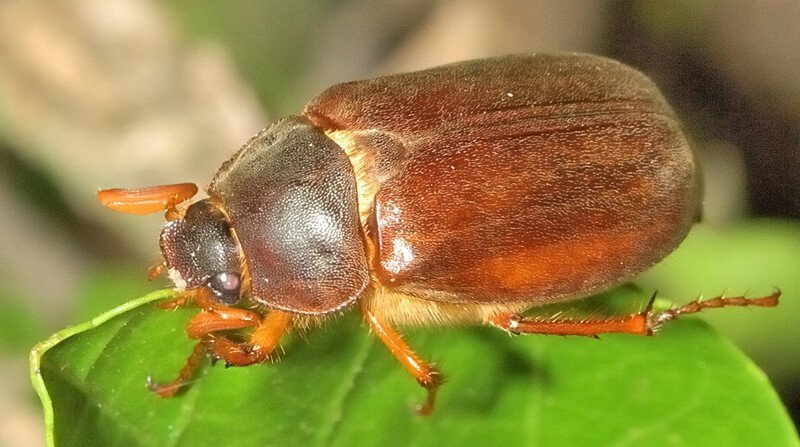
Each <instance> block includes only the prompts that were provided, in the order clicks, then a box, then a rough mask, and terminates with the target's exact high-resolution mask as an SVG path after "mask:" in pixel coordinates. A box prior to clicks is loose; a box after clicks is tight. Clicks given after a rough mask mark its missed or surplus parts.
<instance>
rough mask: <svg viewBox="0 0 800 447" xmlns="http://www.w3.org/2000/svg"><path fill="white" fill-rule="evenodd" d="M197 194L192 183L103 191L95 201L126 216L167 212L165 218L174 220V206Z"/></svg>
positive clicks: (99, 192)
mask: <svg viewBox="0 0 800 447" xmlns="http://www.w3.org/2000/svg"><path fill="white" fill-rule="evenodd" d="M195 194H197V185H195V184H194V183H177V184H174V185H161V186H150V187H147V188H129V189H119V188H117V189H104V190H101V191H98V192H97V200H98V201H99V202H100V203H101V204H102V205H103V206H105V207H107V208H110V209H112V210H114V211H120V212H123V213H128V214H150V213H156V212H158V211H165V210H166V211H167V218H168V219H170V218H173V219H174V218H175V217H176V215H175V212H174V209H175V205H177V204H179V203H182V202H185V201H187V200H189V199H191V198H192V197H193V196H194V195H195Z"/></svg>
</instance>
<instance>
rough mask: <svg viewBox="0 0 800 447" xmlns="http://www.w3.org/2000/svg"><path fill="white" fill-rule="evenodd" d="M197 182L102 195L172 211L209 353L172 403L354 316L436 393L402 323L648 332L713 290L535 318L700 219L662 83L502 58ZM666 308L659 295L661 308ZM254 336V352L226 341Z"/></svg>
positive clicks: (669, 244)
mask: <svg viewBox="0 0 800 447" xmlns="http://www.w3.org/2000/svg"><path fill="white" fill-rule="evenodd" d="M196 193H197V187H196V186H195V185H194V184H188V183H181V184H174V185H164V186H155V187H149V188H132V189H107V190H102V191H100V192H99V193H98V199H99V201H100V202H101V203H102V204H103V205H105V206H107V207H109V208H111V209H114V210H117V211H122V212H127V213H133V214H145V213H151V212H158V211H166V218H167V222H166V224H165V226H164V228H163V230H162V232H161V236H160V247H161V252H162V255H163V262H162V263H161V264H159V265H157V266H156V267H155V268H153V269H152V270H151V276H155V275H156V274H158V273H159V272H161V271H163V270H166V271H167V272H168V275H169V277H170V278H171V279H172V281H173V282H174V285H175V288H176V289H177V290H178V291H179V292H180V293H179V294H178V295H177V297H176V298H175V299H173V300H172V301H169V302H167V303H165V304H163V305H162V307H176V306H183V305H196V306H198V307H199V308H200V309H201V312H200V313H198V314H197V315H196V316H195V317H194V318H193V319H192V320H191V322H190V323H189V325H188V327H187V332H188V333H189V336H190V337H192V338H195V339H198V340H199V343H198V345H197V347H196V348H195V350H194V352H193V354H192V355H191V356H190V357H189V360H188V361H187V365H186V367H184V368H183V370H182V371H181V372H180V373H179V375H178V378H177V379H175V380H174V381H173V382H170V383H163V384H157V383H150V386H151V389H152V390H154V391H156V392H157V393H159V394H160V395H162V396H164V397H167V396H172V395H173V394H175V392H176V391H177V390H178V389H179V388H180V387H181V386H182V385H183V384H185V382H186V381H187V380H189V379H190V378H191V376H192V371H193V369H194V368H195V367H196V365H197V364H198V363H199V362H200V359H201V358H202V357H203V356H204V355H206V354H210V355H211V356H212V357H213V358H215V359H222V360H224V361H225V362H226V363H227V364H228V365H235V366H244V365H250V364H255V363H260V362H263V361H264V360H266V359H268V358H269V357H270V355H271V354H272V352H273V350H274V349H275V348H276V346H277V345H278V343H279V341H280V339H281V337H282V335H283V334H284V333H286V332H287V331H288V330H290V329H291V328H292V327H297V326H306V325H308V324H309V323H310V322H314V321H318V320H321V319H322V318H324V317H325V316H328V315H330V314H335V313H338V312H341V311H343V310H344V309H346V308H348V307H357V308H358V309H359V310H360V312H361V313H362V314H363V317H364V319H365V321H366V322H367V324H368V325H369V327H370V328H371V329H372V330H373V331H374V333H375V334H377V336H378V337H379V338H380V340H381V341H382V342H383V343H384V344H385V345H386V346H387V347H388V349H389V350H390V351H391V353H392V354H393V355H394V356H395V357H396V358H397V360H399V362H400V363H401V364H402V365H403V366H404V367H405V369H407V370H408V372H409V373H411V375H412V376H413V377H414V378H415V379H416V380H417V381H418V382H419V384H420V385H422V386H423V387H424V388H425V389H426V390H427V398H426V400H425V402H424V403H423V404H422V405H421V406H420V407H419V411H420V412H422V413H429V412H430V411H431V410H432V409H433V407H434V402H435V397H436V391H437V389H438V387H439V385H440V384H441V382H442V380H441V376H440V374H439V373H438V371H437V370H436V369H435V368H434V367H433V366H431V365H429V364H428V363H426V362H425V361H423V360H422V359H421V358H420V357H419V356H418V355H417V354H416V353H415V352H414V351H413V350H412V349H411V348H410V347H409V346H408V345H407V344H406V343H405V342H404V341H403V339H402V338H401V336H400V334H399V332H398V331H397V329H396V328H397V327H400V326H426V325H445V324H469V323H477V324H489V325H493V326H496V327H498V328H500V329H503V330H505V331H507V332H509V333H511V334H522V333H546V334H560V335H586V336H597V335H598V334H602V333H609V332H619V333H630V334H640V335H650V334H652V333H653V331H654V330H655V329H656V328H657V327H658V326H659V325H660V324H661V323H663V322H665V321H668V320H671V319H673V318H675V317H677V316H678V315H681V314H685V313H693V312H697V311H699V310H701V309H704V308H707V307H721V306H725V305H740V306H746V305H759V306H774V305H777V302H778V296H779V292H775V293H773V294H772V295H770V296H767V297H763V298H752V299H751V298H745V297H730V298H723V297H719V298H714V299H711V300H706V301H699V300H698V301H693V302H691V303H689V304H686V305H684V306H681V307H677V308H673V309H668V310H663V311H660V312H655V311H653V310H652V308H651V305H648V306H647V308H646V309H645V310H643V311H641V312H639V313H635V314H631V315H622V316H615V317H609V318H602V319H588V320H587V319H584V320H575V321H570V320H564V319H555V318H554V319H541V318H531V317H526V316H525V311H526V310H528V309H530V308H533V307H536V306H540V305H543V304H548V303H554V302H562V301H566V300H571V299H577V298H582V297H586V296H588V295H591V294H593V293H596V292H600V291H604V290H607V289H609V288H611V287H614V286H616V285H619V284H621V283H623V282H626V281H628V280H630V279H631V278H633V277H634V276H635V275H637V274H638V273H640V272H642V271H644V270H645V269H647V268H649V267H650V266H652V265H653V264H655V263H656V262H658V261H659V260H661V259H662V258H663V257H665V256H666V255H667V254H669V253H670V252H671V251H673V250H674V249H675V248H676V247H677V246H678V244H679V243H680V242H681V241H682V240H683V238H684V237H685V236H686V234H687V232H688V231H689V228H690V227H691V226H692V224H693V222H695V220H696V219H697V217H698V215H699V208H700V202H701V187H700V175H699V173H698V167H697V163H696V161H695V158H694V156H693V152H692V150H691V148H690V146H689V144H688V143H687V141H686V137H685V136H684V134H683V132H682V131H681V128H680V124H679V122H678V120H677V118H676V116H675V114H674V112H673V110H672V109H671V107H670V106H669V105H668V104H667V102H666V100H665V99H664V97H663V96H662V94H661V93H660V92H659V90H658V88H657V87H656V86H655V85H654V84H653V82H652V81H650V80H649V79H648V78H647V77H646V76H645V75H643V74H642V73H640V72H639V71H637V70H635V69H633V68H630V67H628V66H626V65H624V64H622V63H620V62H616V61H613V60H610V59H606V58H603V57H599V56H593V55H587V54H532V55H525V54H521V55H509V56H502V57H494V58H487V59H480V60H473V61H466V62H460V63H454V64H450V65H445V66H441V67H437V68H432V69H428V70H423V71H418V72H413V73H405V74H396V75H391V76H385V77H378V78H374V79H369V80H363V81H355V82H348V83H344V84H339V85H335V86H333V87H331V88H329V89H327V90H326V91H325V92H323V93H322V94H321V95H319V96H318V97H316V98H315V99H313V100H312V101H311V102H310V103H309V104H308V105H307V106H306V107H305V109H304V110H303V112H302V113H301V114H300V115H297V116H290V117H287V118H284V119H281V120H279V121H277V122H275V123H273V124H271V125H270V126H269V127H267V128H265V129H264V130H262V131H261V132H259V133H258V134H257V135H256V136H254V137H253V138H252V139H251V140H250V141H248V142H247V143H246V144H245V145H244V146H243V147H242V148H241V149H240V150H239V151H238V152H236V153H235V154H234V155H233V156H232V157H231V158H230V159H229V160H228V161H226V162H225V163H224V164H223V165H222V167H221V168H220V169H219V171H218V172H217V173H216V175H215V176H214V177H213V179H212V181H211V184H210V186H209V187H208V190H207V193H208V198H206V199H203V200H199V201H196V202H194V203H192V204H189V205H188V206H187V203H188V201H189V199H191V198H192V197H193V196H194V195H195V194H196ZM651 304H652V300H651ZM239 329H249V330H250V332H249V335H248V336H247V339H246V340H243V341H242V340H239V339H237V338H235V337H231V336H228V334H229V333H230V331H232V330H239Z"/></svg>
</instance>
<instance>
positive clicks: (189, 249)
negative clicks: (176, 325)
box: [160, 200, 242, 305]
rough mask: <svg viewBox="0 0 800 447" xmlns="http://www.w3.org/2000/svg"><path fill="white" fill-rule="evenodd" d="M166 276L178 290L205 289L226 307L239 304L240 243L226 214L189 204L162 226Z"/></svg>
mask: <svg viewBox="0 0 800 447" xmlns="http://www.w3.org/2000/svg"><path fill="white" fill-rule="evenodd" d="M160 245H161V252H162V254H163V255H164V260H165V261H166V265H167V268H168V269H169V270H168V271H169V276H170V278H171V279H172V281H173V282H174V283H175V287H176V288H177V289H178V290H186V289H193V288H196V287H208V288H209V289H210V290H211V292H212V294H213V295H214V297H215V298H216V300H217V301H219V302H220V303H222V304H225V305H234V304H236V303H238V302H239V299H240V295H241V285H242V272H241V264H240V261H239V244H238V243H237V242H236V239H235V238H234V236H233V232H232V230H231V226H230V224H229V223H228V221H227V219H226V218H225V215H224V214H223V213H222V212H221V211H220V210H219V209H218V208H217V207H216V206H214V204H212V203H211V202H209V201H208V200H201V201H199V202H196V203H194V204H192V205H190V206H189V207H188V208H187V209H186V214H185V215H184V216H183V218H182V219H178V220H172V221H169V222H167V223H166V225H164V229H163V230H162V231H161V238H160Z"/></svg>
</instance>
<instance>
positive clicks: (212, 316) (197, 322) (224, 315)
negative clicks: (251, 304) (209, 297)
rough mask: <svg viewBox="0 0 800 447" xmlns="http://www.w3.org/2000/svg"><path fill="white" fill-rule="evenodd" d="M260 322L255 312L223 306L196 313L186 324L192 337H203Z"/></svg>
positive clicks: (187, 330) (255, 324) (256, 324)
mask: <svg viewBox="0 0 800 447" xmlns="http://www.w3.org/2000/svg"><path fill="white" fill-rule="evenodd" d="M260 323H261V317H260V316H259V315H258V314H256V313H254V312H250V311H249V310H244V309H237V308H235V307H223V308H220V309H216V310H213V311H203V312H200V313H199V314H197V315H195V316H194V317H193V318H192V321H190V322H189V325H188V326H186V332H187V333H188V334H189V337H190V338H194V339H201V338H205V337H207V336H209V335H212V334H213V333H214V332H219V331H229V330H233V329H244V328H246V327H253V326H258V325H259V324H260Z"/></svg>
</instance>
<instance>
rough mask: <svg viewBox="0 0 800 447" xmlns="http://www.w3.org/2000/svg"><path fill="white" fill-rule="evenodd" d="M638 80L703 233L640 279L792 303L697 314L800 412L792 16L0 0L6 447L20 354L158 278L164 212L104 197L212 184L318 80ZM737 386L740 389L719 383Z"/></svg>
mask: <svg viewBox="0 0 800 447" xmlns="http://www.w3.org/2000/svg"><path fill="white" fill-rule="evenodd" d="M552 51H582V52H591V53H597V54H602V55H606V56H609V57H612V58H615V59H619V60H621V61H623V62H625V63H628V64H629V65H632V66H634V67H637V68H639V69H640V70H642V71H644V72H646V73H647V74H648V75H650V76H651V77H652V78H653V79H654V80H655V81H656V83H657V84H658V85H659V86H660V87H661V88H662V90H663V92H664V94H665V96H666V97H667V98H668V99H669V100H670V102H671V103H672V104H673V106H674V107H675V109H676V111H677V113H678V116H680V117H681V119H682V120H683V123H684V125H685V129H686V132H687V134H688V135H689V137H690V139H691V140H692V141H693V143H694V146H695V148H696V150H697V152H698V156H699V159H700V160H701V161H702V163H703V164H704V170H705V178H706V200H705V210H704V214H705V221H704V223H703V224H700V225H698V226H697V227H696V228H695V230H694V231H693V232H692V234H691V235H690V237H689V238H688V240H687V241H686V242H685V243H684V245H683V246H682V247H681V248H680V249H679V250H678V252H676V253H675V254H674V255H673V256H671V257H670V258H668V259H667V260H666V261H665V262H663V263H662V264H660V265H659V266H657V267H656V268H654V269H653V270H652V271H650V272H648V273H646V274H645V275H643V276H642V278H641V279H640V284H641V285H642V286H643V287H645V288H646V289H648V290H654V289H658V290H659V291H660V293H662V295H663V296H666V297H669V298H670V299H674V300H676V301H678V300H681V301H687V300H690V299H693V298H695V297H697V296H699V295H704V296H713V295H717V294H720V293H728V294H749V295H750V296H755V295H758V294H765V293H770V292H771V290H772V289H771V287H773V286H776V287H780V288H781V290H783V291H784V298H783V303H782V305H781V307H779V308H777V309H769V310H764V309H756V310H753V309H730V312H726V311H723V312H717V313H716V314H715V315H709V316H708V320H709V321H711V322H712V324H714V325H715V326H717V327H718V328H720V330H722V331H724V332H726V333H727V334H728V335H729V336H730V337H731V338H732V339H733V340H734V341H735V342H736V343H737V344H738V345H739V346H740V347H742V348H743V349H744V350H745V351H746V352H747V353H748V354H749V355H750V356H751V357H752V358H753V359H754V360H755V361H756V362H757V363H758V364H759V365H760V366H761V367H762V368H763V369H764V370H765V372H766V373H767V374H768V375H769V377H770V379H771V380H772V381H773V383H774V384H775V386H776V387H777V388H778V390H779V392H780V393H781V397H782V398H783V400H784V402H785V403H786V404H787V406H788V407H789V408H790V411H791V412H793V415H794V417H795V420H796V421H797V420H798V417H799V416H800V374H798V370H800V369H799V368H800V360H798V359H800V344H799V343H798V341H797V329H796V327H797V321H798V318H800V306H799V305H798V297H800V222H798V218H800V82H798V79H800V2H797V1H796V0H773V1H767V0H763V1H704V2H697V1H693V0H692V1H690V0H681V1H672V2H648V1H638V2H637V1H595V2H585V1H579V0H540V1H514V0H461V1H455V0H392V1H379V2H368V1H356V0H326V1H311V0H302V1H301V0H297V1H292V2H278V1H256V0H250V1H226V2H224V3H221V2H204V1H196V0H173V1H170V2H166V1H155V0H113V1H107V0H26V1H22V0H3V1H2V2H0V228H2V230H1V231H0V253H2V257H0V281H2V287H0V361H2V363H3V365H4V368H2V369H0V383H3V384H4V389H5V390H6V392H4V393H0V414H3V415H4V416H3V418H0V445H40V444H43V423H42V421H41V412H40V409H39V404H38V401H37V400H36V398H35V396H34V394H33V391H32V390H31V389H30V386H29V384H28V378H27V351H28V350H29V349H30V347H31V346H32V345H33V344H34V343H35V342H37V341H39V340H41V339H44V338H45V337H47V336H48V335H49V334H50V333H52V332H54V331H56V330H58V329H61V328H63V327H64V326H66V325H69V324H74V323H77V322H80V321H83V320H86V319H87V318H90V317H92V316H95V315H96V314H98V313H100V312H102V311H104V310H107V309H110V308H112V307H113V306H115V305H116V304H119V303H121V302H124V301H128V300H130V299H132V298H135V297H138V296H140V295H142V294H143V293H145V292H146V291H149V290H153V289H155V288H159V287H164V286H166V285H167V284H166V282H164V281H156V283H155V284H153V283H148V282H147V281H146V278H145V277H146V273H145V272H146V268H147V267H148V266H149V265H151V264H152V263H154V262H155V261H156V260H157V258H158V245H157V234H158V232H159V229H160V226H161V225H162V220H161V219H160V218H159V217H158V216H149V217H135V216H127V215H121V214H115V213H112V212H110V211H108V210H105V209H102V208H101V207H100V206H99V205H97V203H96V201H95V192H96V190H97V189H99V188H105V187H121V186H124V187H134V186H149V185H154V184H161V183H174V182H184V181H191V182H196V183H197V184H198V185H207V184H208V182H209V180H210V179H211V176H212V175H213V173H214V172H215V170H216V169H217V167H218V166H219V165H220V163H221V162H222V161H224V160H225V159H226V158H227V157H229V156H230V155H231V154H232V153H233V152H234V151H235V150H236V149H237V148H238V147H239V145H240V144H242V143H243V142H244V141H246V140H247V139H248V138H249V137H250V136H251V135H252V134H254V133H255V132H257V131H258V130H259V129H260V128H262V127H264V126H265V125H266V124H268V123H269V122H270V120H272V119H275V118H278V117H281V116H284V115H287V114H291V113H298V112H299V111H300V110H301V108H302V107H303V105H304V104H305V103H306V102H307V101H308V100H309V99H311V98H312V97H314V96H315V95H316V94H318V93H320V92H321V91H322V90H323V89H324V88H325V87H327V86H330V85H332V84H335V83H338V82H343V81H348V80H354V79H361V78H365V77H371V76H374V75H378V74H388V73H393V72H400V71H409V70H415V69H421V68H426V67H430V66H434V65H439V64H443V63H447V62H453V61H458V60H463V59H470V58H479V57H484V56H491V55H499V54H504V53H512V52H552ZM732 392H735V390H732Z"/></svg>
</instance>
